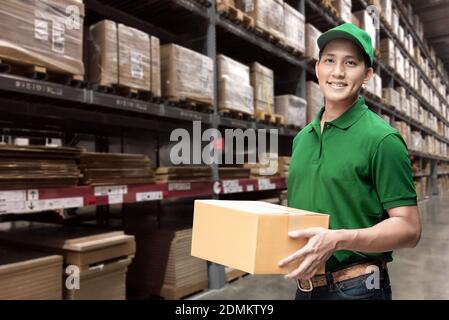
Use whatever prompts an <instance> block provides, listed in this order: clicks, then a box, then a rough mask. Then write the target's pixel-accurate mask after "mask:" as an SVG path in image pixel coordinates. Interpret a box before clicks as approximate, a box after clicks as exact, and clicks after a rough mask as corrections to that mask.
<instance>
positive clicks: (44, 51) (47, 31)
mask: <svg viewBox="0 0 449 320" xmlns="http://www.w3.org/2000/svg"><path fill="white" fill-rule="evenodd" d="M67 8H70V9H71V10H68V9H67ZM83 24H84V4H83V2H82V1H76V0H58V1H56V0H39V1H38V0H28V1H16V0H4V1H1V2H0V26H1V29H2V33H1V36H0V58H1V59H3V60H5V61H11V62H12V63H15V64H20V65H27V66H40V67H45V68H46V69H48V70H50V71H52V72H54V73H61V74H69V75H84V64H83Z"/></svg>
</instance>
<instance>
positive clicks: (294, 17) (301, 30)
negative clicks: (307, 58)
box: [284, 3, 306, 53]
mask: <svg viewBox="0 0 449 320" xmlns="http://www.w3.org/2000/svg"><path fill="white" fill-rule="evenodd" d="M304 22H305V18H304V15H303V14H301V13H300V12H299V11H298V10H295V9H294V8H293V7H292V6H290V5H288V4H287V3H284V36H285V42H286V43H287V45H289V46H291V47H293V48H295V49H296V50H298V51H300V52H302V53H304V51H305V46H306V36H305V23H304Z"/></svg>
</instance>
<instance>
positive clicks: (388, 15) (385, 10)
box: [380, 0, 393, 26]
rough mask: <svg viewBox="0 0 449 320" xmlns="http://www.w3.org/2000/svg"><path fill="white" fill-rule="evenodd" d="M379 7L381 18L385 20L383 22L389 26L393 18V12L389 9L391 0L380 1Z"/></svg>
mask: <svg viewBox="0 0 449 320" xmlns="http://www.w3.org/2000/svg"><path fill="white" fill-rule="evenodd" d="M380 7H381V10H382V11H381V12H382V15H383V17H384V18H385V21H386V22H387V23H388V24H389V25H390V26H391V23H392V18H393V16H392V15H393V11H392V7H391V0H381V1H380Z"/></svg>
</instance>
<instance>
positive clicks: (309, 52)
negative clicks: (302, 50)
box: [306, 23, 321, 60]
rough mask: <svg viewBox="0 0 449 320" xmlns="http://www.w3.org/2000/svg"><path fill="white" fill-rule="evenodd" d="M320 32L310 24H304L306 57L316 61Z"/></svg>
mask: <svg viewBox="0 0 449 320" xmlns="http://www.w3.org/2000/svg"><path fill="white" fill-rule="evenodd" d="M320 35H321V32H320V31H319V30H318V29H317V28H315V27H314V26H313V25H311V24H310V23H306V57H310V58H313V59H315V60H318V56H319V52H320V50H319V48H318V44H317V40H318V37H319V36H320Z"/></svg>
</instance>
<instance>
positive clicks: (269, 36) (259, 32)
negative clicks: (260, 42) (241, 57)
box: [254, 26, 281, 44]
mask: <svg viewBox="0 0 449 320" xmlns="http://www.w3.org/2000/svg"><path fill="white" fill-rule="evenodd" d="M254 30H255V32H256V34H257V35H258V36H260V37H262V38H264V39H265V40H268V41H269V42H271V43H274V44H278V43H279V42H280V41H281V39H280V38H278V37H276V36H274V35H272V34H271V33H270V32H268V31H267V30H265V29H262V28H260V27H257V26H256V27H255V28H254Z"/></svg>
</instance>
